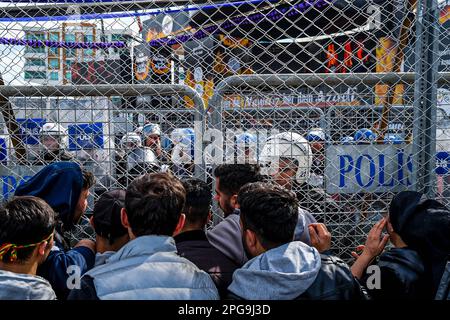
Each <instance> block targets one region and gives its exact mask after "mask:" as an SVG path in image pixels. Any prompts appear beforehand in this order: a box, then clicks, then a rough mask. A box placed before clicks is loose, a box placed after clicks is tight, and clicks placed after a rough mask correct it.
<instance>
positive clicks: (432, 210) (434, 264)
mask: <svg viewBox="0 0 450 320" xmlns="http://www.w3.org/2000/svg"><path fill="white" fill-rule="evenodd" d="M385 227H386V229H387V232H388V235H385V236H383V237H381V235H382V231H383V229H384V228H385ZM389 239H390V241H391V243H392V245H393V248H391V249H390V250H386V251H385V252H383V250H384V246H385V245H386V243H387V241H388V240H389ZM362 249H363V251H362V253H361V255H359V256H358V255H357V254H356V253H353V255H354V256H355V257H357V259H356V261H355V263H354V265H353V266H352V273H353V274H354V275H355V276H356V277H357V278H359V279H362V282H363V283H364V282H366V281H367V280H369V279H370V276H371V275H370V274H366V272H365V270H366V268H367V267H368V266H369V265H370V264H371V263H372V264H376V265H377V266H378V267H379V268H380V269H379V270H380V276H381V279H380V288H379V289H370V288H368V289H369V292H370V294H371V295H372V298H374V299H434V297H435V295H436V292H437V288H438V286H439V282H440V280H441V278H442V275H443V272H444V269H445V265H446V262H447V258H448V255H449V253H450V211H449V209H447V208H446V207H445V206H444V205H443V204H441V203H440V202H438V201H436V200H433V199H427V198H426V197H425V196H424V195H423V194H421V193H419V192H414V191H404V192H400V193H399V194H397V195H396V196H395V197H394V198H393V199H392V201H391V204H390V207H389V216H388V217H387V218H384V219H382V220H381V221H379V222H378V223H377V224H375V226H374V227H373V228H372V230H371V231H370V232H369V235H368V238H367V241H366V244H365V246H363V248H362ZM375 258H377V259H375Z"/></svg>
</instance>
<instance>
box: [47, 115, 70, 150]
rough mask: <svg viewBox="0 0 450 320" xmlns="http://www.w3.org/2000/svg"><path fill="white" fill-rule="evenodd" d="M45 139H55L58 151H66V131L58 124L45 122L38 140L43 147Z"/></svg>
mask: <svg viewBox="0 0 450 320" xmlns="http://www.w3.org/2000/svg"><path fill="white" fill-rule="evenodd" d="M46 137H51V138H53V139H55V141H56V142H57V143H58V148H59V149H66V148H67V146H68V140H69V138H68V136H67V130H66V129H65V128H64V127H63V126H62V125H60V124H59V123H54V122H47V123H46V124H44V125H43V126H42V129H41V132H40V139H41V143H42V144H43V145H44V146H46V144H45V143H44V140H45V139H46Z"/></svg>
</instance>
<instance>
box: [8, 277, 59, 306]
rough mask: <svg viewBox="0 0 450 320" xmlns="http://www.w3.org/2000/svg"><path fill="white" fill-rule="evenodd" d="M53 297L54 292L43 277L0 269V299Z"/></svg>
mask: <svg viewBox="0 0 450 320" xmlns="http://www.w3.org/2000/svg"><path fill="white" fill-rule="evenodd" d="M55 299H56V295H55V292H54V291H53V289H52V287H51V286H50V283H48V281H47V280H45V279H44V278H41V277H39V276H33V275H28V274H18V273H14V272H9V271H4V270H0V301H1V300H55Z"/></svg>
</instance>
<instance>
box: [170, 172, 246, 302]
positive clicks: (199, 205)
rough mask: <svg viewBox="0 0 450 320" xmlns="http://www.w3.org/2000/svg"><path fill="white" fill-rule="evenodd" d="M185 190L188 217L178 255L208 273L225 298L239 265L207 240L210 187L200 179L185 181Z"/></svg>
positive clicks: (178, 243) (179, 243) (179, 239)
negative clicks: (206, 229) (206, 228)
mask: <svg viewBox="0 0 450 320" xmlns="http://www.w3.org/2000/svg"><path fill="white" fill-rule="evenodd" d="M182 183H183V186H184V189H185V190H186V203H185V205H184V209H183V213H184V214H185V216H186V221H185V223H184V227H183V229H181V232H180V233H178V234H177V235H176V236H174V239H175V243H176V245H177V249H178V253H179V254H180V255H181V256H182V257H185V258H186V259H188V260H190V261H192V262H193V263H194V264H195V265H196V266H197V267H199V268H200V269H201V270H203V271H206V272H207V273H209V275H210V276H211V278H212V279H213V281H214V283H215V285H216V287H217V289H218V290H219V294H220V296H221V297H223V296H224V295H225V294H226V292H227V287H228V286H229V285H230V283H231V280H232V276H233V272H234V270H236V269H237V268H239V267H240V266H239V265H238V264H236V263H235V262H233V261H232V260H231V259H229V258H228V257H227V256H226V255H224V254H223V253H222V252H221V251H220V250H219V249H217V248H215V247H214V246H213V245H211V243H210V242H209V241H208V239H207V238H206V234H205V227H206V225H207V224H208V222H209V221H210V220H211V201H212V197H211V188H210V187H209V186H208V184H207V183H205V182H203V181H201V180H198V179H186V180H183V181H182Z"/></svg>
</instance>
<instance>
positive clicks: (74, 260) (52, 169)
mask: <svg viewBox="0 0 450 320" xmlns="http://www.w3.org/2000/svg"><path fill="white" fill-rule="evenodd" d="M82 187H83V175H82V173H81V168H80V166H79V165H78V164H76V163H74V162H55V163H52V164H50V165H47V166H45V167H44V168H43V169H42V170H41V171H39V172H38V173H37V174H35V175H34V176H33V177H32V178H31V179H30V180H28V181H27V182H26V183H24V184H22V185H20V186H19V187H17V189H16V191H15V195H16V196H25V195H28V196H35V197H39V198H41V199H43V200H45V201H46V202H47V203H48V204H49V205H50V206H51V207H52V208H53V210H54V211H55V212H56V213H57V215H58V226H57V228H56V233H55V245H54V246H53V248H52V250H51V251H50V254H49V256H48V258H47V259H46V261H45V262H44V263H43V264H42V265H41V266H40V267H39V269H38V274H39V275H41V276H42V277H44V278H45V279H47V280H48V281H49V282H50V284H51V285H52V287H53V289H54V290H55V292H56V294H57V296H58V298H59V299H65V298H66V297H67V294H68V293H69V289H68V288H67V279H68V277H69V274H67V272H66V270H68V267H69V266H78V267H79V268H80V272H81V274H83V273H85V272H86V271H87V270H89V269H91V268H92V267H93V266H94V262H95V253H94V252H93V251H92V250H91V249H89V248H87V247H77V248H74V249H72V250H69V246H68V241H66V240H65V239H64V237H63V232H64V231H68V230H71V229H72V228H73V226H74V224H73V218H74V213H75V208H76V206H77V203H78V199H79V197H80V194H81V190H82Z"/></svg>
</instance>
